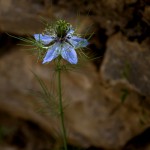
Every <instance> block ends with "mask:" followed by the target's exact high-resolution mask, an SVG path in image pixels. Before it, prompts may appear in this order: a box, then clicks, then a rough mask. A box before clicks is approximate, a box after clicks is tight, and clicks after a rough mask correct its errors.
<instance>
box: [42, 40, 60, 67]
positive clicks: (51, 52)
mask: <svg viewBox="0 0 150 150" xmlns="http://www.w3.org/2000/svg"><path fill="white" fill-rule="evenodd" d="M60 50H61V48H60V43H55V44H53V45H52V46H51V47H50V48H49V49H48V51H47V53H46V56H45V57H44V60H43V64H44V63H46V62H50V61H52V60H53V59H55V58H56V57H58V55H60Z"/></svg>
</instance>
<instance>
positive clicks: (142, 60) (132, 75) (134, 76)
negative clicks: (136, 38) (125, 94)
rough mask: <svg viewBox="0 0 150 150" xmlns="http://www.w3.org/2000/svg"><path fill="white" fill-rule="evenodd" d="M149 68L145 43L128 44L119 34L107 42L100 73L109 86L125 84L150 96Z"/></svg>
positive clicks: (149, 61)
mask: <svg viewBox="0 0 150 150" xmlns="http://www.w3.org/2000/svg"><path fill="white" fill-rule="evenodd" d="M149 66H150V53H149V46H148V45H146V43H145V42H143V43H142V44H139V43H137V42H130V41H128V40H127V39H126V38H125V37H123V36H122V35H121V34H117V35H114V36H112V37H111V38H110V39H109V40H108V42H107V51H106V54H105V59H104V62H103V65H102V67H101V73H102V77H103V78H104V80H106V81H107V82H109V83H110V84H111V85H116V84H117V83H118V82H119V83H120V82H126V83H127V84H128V85H129V86H130V87H132V88H133V89H135V90H136V91H138V92H140V93H141V95H144V96H150V80H149V79H150V71H149Z"/></svg>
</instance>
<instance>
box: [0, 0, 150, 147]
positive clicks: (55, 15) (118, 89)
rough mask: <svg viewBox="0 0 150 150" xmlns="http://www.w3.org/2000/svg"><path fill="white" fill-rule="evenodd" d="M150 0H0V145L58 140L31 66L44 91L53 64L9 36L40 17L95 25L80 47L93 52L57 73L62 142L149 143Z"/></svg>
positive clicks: (33, 26)
mask: <svg viewBox="0 0 150 150" xmlns="http://www.w3.org/2000/svg"><path fill="white" fill-rule="evenodd" d="M149 4H150V1H149V0H80V1H77V0H70V1H68V0H0V150H35V149H36V150H54V149H58V148H59V146H60V144H61V137H60V133H59V124H58V122H57V119H55V117H56V116H53V115H50V113H49V111H50V112H51V111H53V110H51V109H52V108H47V106H45V104H44V103H43V102H42V101H40V98H41V96H40V93H41V90H42V89H41V87H40V85H39V83H38V82H37V80H36V79H35V76H34V74H33V73H32V72H34V73H35V74H36V75H37V76H38V77H39V78H41V79H42V80H43V81H44V82H45V84H46V85H47V87H48V89H49V90H50V91H51V90H53V88H55V85H54V84H53V83H52V82H51V81H52V80H54V74H53V71H52V70H53V68H54V66H53V64H48V65H42V64H41V61H38V62H37V58H36V56H34V55H32V54H31V53H29V51H28V49H27V47H25V46H24V45H19V44H21V41H20V40H18V39H16V38H13V37H12V36H16V37H25V38H26V37H28V36H32V35H33V34H35V33H41V32H42V31H43V29H44V24H43V23H42V20H43V19H44V20H47V21H48V22H53V21H54V20H57V19H64V20H66V21H68V22H70V23H71V24H72V25H73V26H74V27H75V28H77V30H78V32H79V33H80V34H84V33H89V34H92V33H94V34H93V36H92V37H91V38H90V40H89V42H90V44H89V46H88V48H87V49H86V50H85V53H87V54H88V53H90V54H94V56H95V57H96V58H97V59H94V60H92V61H90V62H87V63H85V64H83V65H82V66H81V67H80V68H79V69H78V70H75V71H68V72H64V73H63V74H62V84H63V100H64V104H65V106H66V107H65V123H66V128H67V134H68V146H69V150H71V149H76V148H80V149H83V150H134V149H135V150H150V119H149V118H150V5H149ZM10 35H12V36H10ZM26 49H27V50H26ZM39 110H42V113H39ZM40 112H41V111H40Z"/></svg>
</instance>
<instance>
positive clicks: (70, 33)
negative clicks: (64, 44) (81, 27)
mask: <svg viewBox="0 0 150 150" xmlns="http://www.w3.org/2000/svg"><path fill="white" fill-rule="evenodd" d="M73 33H74V30H73V29H72V28H70V29H69V31H68V33H67V36H72V34H73Z"/></svg>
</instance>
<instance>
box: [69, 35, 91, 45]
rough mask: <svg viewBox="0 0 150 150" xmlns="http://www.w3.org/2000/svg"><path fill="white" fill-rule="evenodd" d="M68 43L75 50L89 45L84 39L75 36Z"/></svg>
mask: <svg viewBox="0 0 150 150" xmlns="http://www.w3.org/2000/svg"><path fill="white" fill-rule="evenodd" d="M68 41H69V42H70V43H71V44H72V45H73V46H74V47H75V48H80V47H86V46H87V45H88V44H89V43H88V41H87V40H86V39H84V38H80V37H77V36H73V37H71V38H70V39H68Z"/></svg>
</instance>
